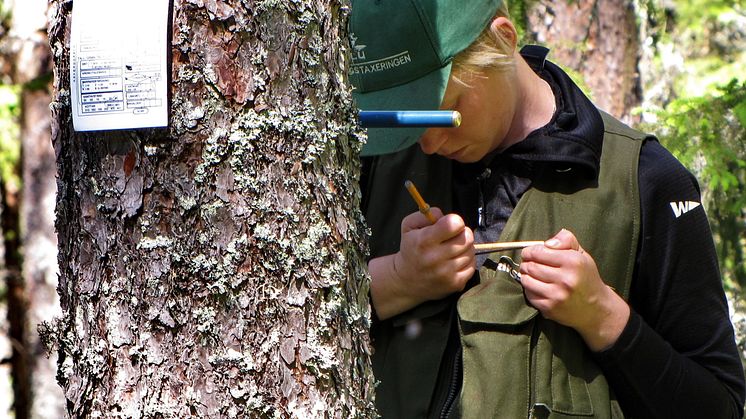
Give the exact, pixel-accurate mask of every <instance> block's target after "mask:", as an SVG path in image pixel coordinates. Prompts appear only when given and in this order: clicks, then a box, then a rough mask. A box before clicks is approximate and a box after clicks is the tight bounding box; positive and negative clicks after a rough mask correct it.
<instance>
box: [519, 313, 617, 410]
mask: <svg viewBox="0 0 746 419" xmlns="http://www.w3.org/2000/svg"><path fill="white" fill-rule="evenodd" d="M537 322H538V325H537V326H538V327H537V329H538V330H541V334H540V335H539V337H538V340H537V343H536V347H535V349H534V351H535V356H534V358H535V370H534V371H533V373H534V375H535V377H536V378H535V380H534V382H533V386H534V389H535V390H534V391H535V397H534V405H539V406H543V407H544V408H545V409H546V410H548V411H549V412H550V414H549V416H548V417H550V418H552V417H557V418H568V417H588V416H593V415H594V406H593V403H592V402H591V393H590V389H589V383H592V382H594V381H595V380H597V379H599V378H601V379H603V378H602V376H601V374H600V372H599V370H598V368H597V367H596V366H595V364H594V363H593V361H592V360H591V358H590V354H589V353H587V349H586V346H585V344H584V343H583V341H582V339H581V338H580V336H579V335H578V334H577V333H576V332H575V331H574V330H572V329H570V328H568V327H565V326H562V325H559V324H557V323H555V322H552V321H549V320H546V319H544V318H539V319H537Z"/></svg>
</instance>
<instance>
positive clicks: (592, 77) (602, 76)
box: [527, 0, 642, 123]
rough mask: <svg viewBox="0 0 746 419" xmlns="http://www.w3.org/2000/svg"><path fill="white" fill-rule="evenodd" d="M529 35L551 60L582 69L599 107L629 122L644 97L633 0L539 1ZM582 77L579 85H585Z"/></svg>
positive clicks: (531, 11) (531, 10) (531, 17)
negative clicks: (639, 68)
mask: <svg viewBox="0 0 746 419" xmlns="http://www.w3.org/2000/svg"><path fill="white" fill-rule="evenodd" d="M528 25H529V27H528V28H527V36H528V38H530V39H531V40H532V41H535V42H539V43H541V44H544V45H547V46H548V47H549V48H552V52H551V53H550V57H549V58H550V59H551V60H553V61H556V62H557V63H559V64H560V65H562V66H564V67H566V68H569V69H572V70H574V71H576V72H578V73H579V74H580V76H581V77H582V79H583V82H584V84H585V85H587V87H588V89H589V90H590V94H591V98H592V99H593V101H594V103H595V104H596V105H597V106H598V107H599V108H601V109H603V110H605V111H607V112H609V113H610V114H611V115H614V116H616V117H618V118H621V119H622V120H623V121H625V122H627V123H634V122H638V121H639V117H637V116H634V115H632V110H633V109H634V108H635V107H636V106H639V105H640V103H641V100H642V94H641V85H640V77H639V74H638V70H637V66H638V62H639V60H640V57H639V51H640V41H639V36H638V28H637V23H636V14H635V9H634V5H633V2H632V1H631V0H625V1H618V0H577V1H569V0H539V1H537V2H535V4H533V5H532V6H531V7H530V8H529V11H528ZM583 82H581V84H583Z"/></svg>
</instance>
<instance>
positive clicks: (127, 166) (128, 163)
mask: <svg viewBox="0 0 746 419" xmlns="http://www.w3.org/2000/svg"><path fill="white" fill-rule="evenodd" d="M136 162H137V156H136V155H135V151H134V150H130V152H129V153H127V157H125V158H124V174H125V176H127V177H129V176H130V175H131V174H132V170H134V169H135V163H136Z"/></svg>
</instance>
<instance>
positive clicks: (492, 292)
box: [458, 268, 608, 418]
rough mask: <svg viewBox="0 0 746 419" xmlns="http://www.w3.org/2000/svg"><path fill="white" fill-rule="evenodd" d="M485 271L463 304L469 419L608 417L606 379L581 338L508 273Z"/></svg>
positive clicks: (461, 318) (466, 412) (464, 404)
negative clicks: (544, 312) (548, 315)
mask: <svg viewBox="0 0 746 419" xmlns="http://www.w3.org/2000/svg"><path fill="white" fill-rule="evenodd" d="M480 276H481V279H482V283H481V284H479V285H478V286H476V287H474V288H472V289H470V290H469V291H468V292H467V293H465V294H464V295H463V296H462V297H461V298H460V299H459V302H458V313H459V327H460V328H461V342H462V350H463V361H464V370H463V371H464V376H463V377H464V380H463V387H462V392H461V401H460V406H461V407H462V414H463V417H500V418H502V417H506V418H507V417H511V418H512V417H526V416H527V415H529V414H530V415H531V417H540V418H543V417H546V418H571V417H578V418H583V417H589V416H593V415H594V413H595V414H600V415H601V417H606V415H605V413H606V412H605V410H608V402H607V403H606V408H605V409H604V406H603V405H602V406H600V411H599V406H596V409H594V404H595V403H597V402H598V401H599V400H601V401H603V399H606V400H608V390H607V389H606V387H605V379H604V378H603V375H601V373H600V371H599V369H598V368H597V367H596V365H595V363H593V361H592V359H591V357H590V354H589V353H588V349H587V348H586V346H585V344H584V343H583V341H582V339H581V338H580V336H579V335H578V334H577V333H576V332H575V331H574V330H572V329H571V328H568V327H565V326H562V325H559V324H558V323H555V322H552V321H549V320H546V319H544V318H543V317H541V316H540V315H539V313H538V311H537V310H536V309H535V308H533V307H532V306H531V305H529V304H528V302H527V301H526V300H525V297H524V295H523V288H522V287H521V286H520V284H519V283H518V282H516V281H515V280H514V279H512V278H511V277H510V275H509V274H508V273H505V272H499V271H492V270H486V269H484V268H483V269H482V270H481V271H480ZM602 384H603V386H601V387H599V385H602ZM597 390H600V392H599V391H597ZM592 394H595V396H593V398H592ZM592 400H593V402H592ZM602 404H603V403H602ZM594 410H595V412H594Z"/></svg>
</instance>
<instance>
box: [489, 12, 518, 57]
mask: <svg viewBox="0 0 746 419" xmlns="http://www.w3.org/2000/svg"><path fill="white" fill-rule="evenodd" d="M490 30H491V31H492V33H493V34H494V35H495V36H496V37H498V38H501V39H504V40H505V41H506V42H508V43H509V44H510V45H511V46H512V48H513V50H515V49H516V48H517V47H518V31H517V30H516V28H515V26H514V25H513V22H511V21H510V19H508V18H506V17H504V16H498V17H496V18H494V19H493V20H492V23H490Z"/></svg>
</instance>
